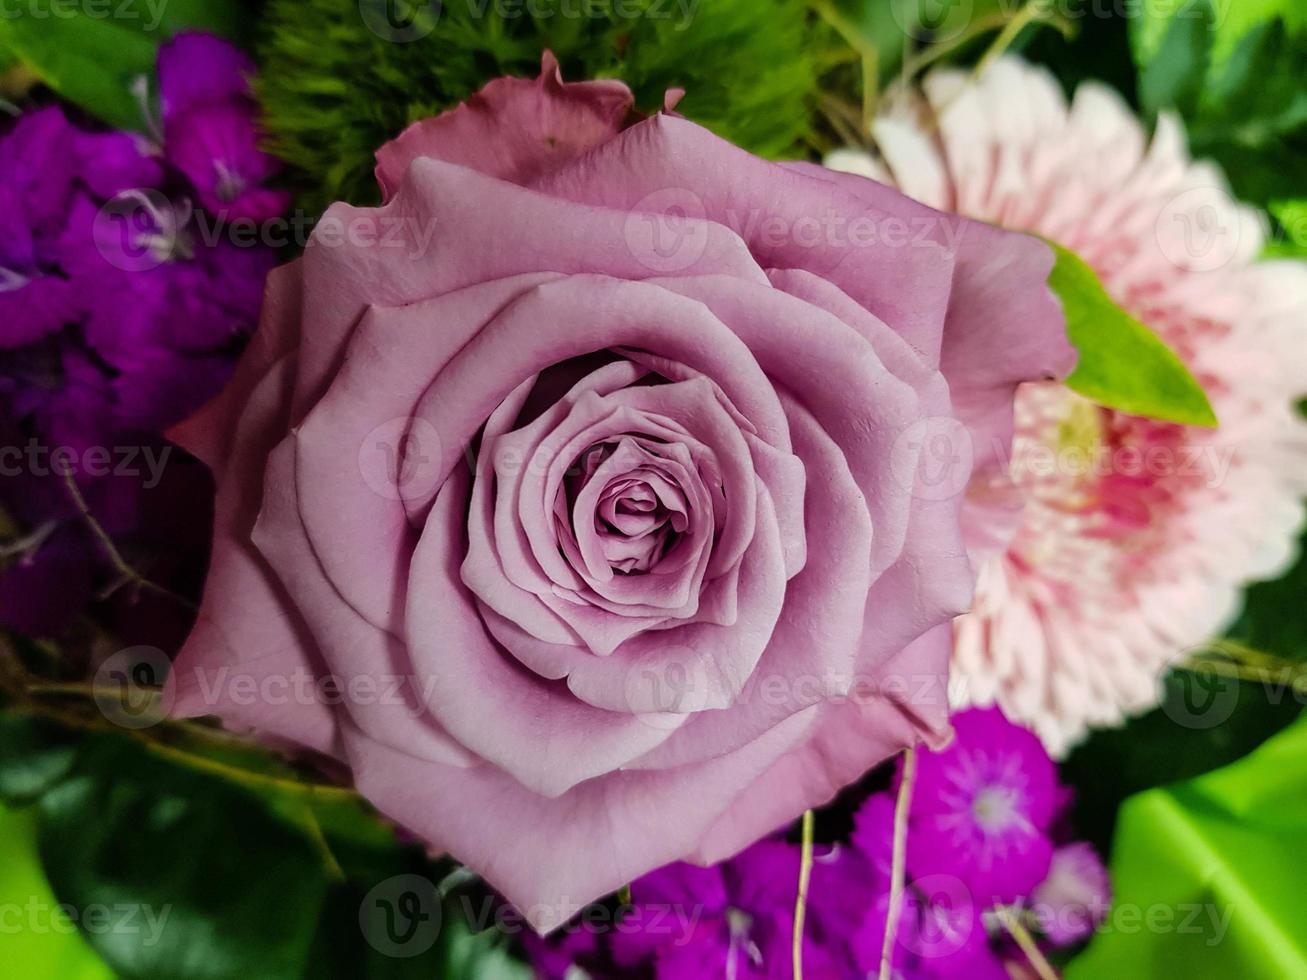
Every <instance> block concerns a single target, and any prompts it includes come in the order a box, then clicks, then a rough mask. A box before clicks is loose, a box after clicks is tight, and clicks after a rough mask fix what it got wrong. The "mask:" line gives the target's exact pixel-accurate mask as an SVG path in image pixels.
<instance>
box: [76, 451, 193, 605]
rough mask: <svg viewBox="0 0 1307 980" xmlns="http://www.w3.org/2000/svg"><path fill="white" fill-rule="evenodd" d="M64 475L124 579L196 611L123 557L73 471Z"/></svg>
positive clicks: (187, 600)
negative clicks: (98, 519)
mask: <svg viewBox="0 0 1307 980" xmlns="http://www.w3.org/2000/svg"><path fill="white" fill-rule="evenodd" d="M63 477H64V484H65V485H66V486H67V487H68V495H69V496H70V497H72V498H73V503H75V504H76V505H77V509H78V510H79V511H80V512H81V514H82V518H83V520H85V521H86V526H87V527H89V528H90V529H91V533H92V534H93V535H94V536H95V539H96V540H97V541H98V542H99V543H100V548H101V550H102V551H103V552H104V554H105V557H107V558H108V559H109V562H110V563H111V564H112V565H113V567H114V568H115V569H116V570H117V571H118V573H119V575H121V576H122V581H123V582H132V583H133V584H134V585H135V586H136V587H137V588H138V589H145V590H147V591H150V592H154V593H156V594H157V595H162V596H166V597H167V598H169V599H172V600H173V601H174V602H176V603H178V604H179V605H181V606H183V607H184V608H186V609H189V610H190V611H191V612H195V608H196V607H195V603H193V602H191V600H189V599H187V598H186V597H185V596H183V595H178V594H177V593H176V592H173V591H172V590H171V589H167V588H165V587H164V586H162V585H159V584H157V583H155V582H151V581H150V580H149V579H147V578H146V577H145V576H144V575H142V574H141V573H140V572H138V571H137V570H136V569H134V568H133V567H132V566H131V565H129V564H128V563H127V560H126V559H125V558H123V556H122V553H121V552H120V551H119V550H118V546H117V545H115V544H114V543H113V538H111V537H109V532H108V531H106V530H105V529H104V527H103V525H101V524H100V522H99V521H97V520H96V519H95V516H94V515H93V514H92V513H91V508H90V507H89V506H87V503H86V498H85V497H84V496H82V490H81V488H80V487H79V486H78V485H77V481H76V480H75V479H73V474H72V471H71V470H69V471H65V473H64V475H63ZM120 585H121V582H120V583H118V584H115V585H114V586H113V589H112V590H110V591H111V592H112V591H114V590H116V589H118V588H119V586H120Z"/></svg>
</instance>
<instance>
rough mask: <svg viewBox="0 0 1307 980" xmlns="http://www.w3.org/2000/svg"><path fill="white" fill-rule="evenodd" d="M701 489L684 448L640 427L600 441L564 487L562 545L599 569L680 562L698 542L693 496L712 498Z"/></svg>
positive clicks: (559, 508)
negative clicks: (695, 539) (695, 540)
mask: <svg viewBox="0 0 1307 980" xmlns="http://www.w3.org/2000/svg"><path fill="white" fill-rule="evenodd" d="M702 489H703V488H702V480H701V478H700V476H699V474H698V472H697V470H696V468H695V467H694V466H693V464H692V462H691V460H690V459H689V456H688V454H687V453H686V452H685V450H684V447H681V446H677V445H675V444H672V443H668V442H666V441H664V440H662V439H658V438H656V437H652V436H646V435H639V434H634V433H624V434H622V435H620V436H618V437H617V438H614V439H606V440H604V441H601V442H597V443H594V444H593V445H591V446H589V447H587V448H586V450H585V451H584V452H583V453H581V455H580V456H579V457H577V459H576V462H575V463H574V464H573V465H572V467H571V469H570V470H569V471H568V475H567V478H566V479H565V481H564V484H563V487H562V488H561V491H560V493H559V499H558V502H557V505H556V507H555V516H556V519H557V520H558V526H559V540H560V550H562V552H563V554H564V556H565V557H568V558H569V560H573V559H579V563H580V564H579V565H577V561H575V560H573V564H574V566H576V567H577V570H578V571H583V572H584V571H589V572H591V573H592V574H593V573H594V572H595V571H596V570H597V569H598V568H599V567H607V568H608V569H611V570H612V571H613V572H615V573H618V574H621V575H642V574H646V573H650V572H658V571H672V570H673V569H674V568H680V567H682V566H683V565H684V560H679V561H678V558H681V557H683V556H684V555H686V554H688V553H689V551H690V549H691V547H692V544H693V542H692V541H691V540H690V539H691V538H692V537H693V535H694V532H695V528H694V524H693V522H692V520H691V515H692V513H693V504H692V499H694V498H701V497H705V496H706V495H705V494H703V493H702ZM569 545H573V546H574V548H575V550H574V551H573V548H572V547H569Z"/></svg>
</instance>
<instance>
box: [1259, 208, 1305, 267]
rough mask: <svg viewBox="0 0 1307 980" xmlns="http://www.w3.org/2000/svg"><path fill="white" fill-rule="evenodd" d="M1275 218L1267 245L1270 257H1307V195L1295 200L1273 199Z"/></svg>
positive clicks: (1266, 255) (1266, 253)
mask: <svg viewBox="0 0 1307 980" xmlns="http://www.w3.org/2000/svg"><path fill="white" fill-rule="evenodd" d="M1270 210H1271V216H1272V217H1273V218H1274V219H1275V227H1274V228H1273V229H1272V235H1271V241H1270V243H1269V244H1268V245H1267V246H1266V251H1265V257H1266V258H1269V259H1290V258H1292V259H1301V258H1307V197H1302V198H1298V199H1296V200H1293V201H1272V202H1271V208H1270Z"/></svg>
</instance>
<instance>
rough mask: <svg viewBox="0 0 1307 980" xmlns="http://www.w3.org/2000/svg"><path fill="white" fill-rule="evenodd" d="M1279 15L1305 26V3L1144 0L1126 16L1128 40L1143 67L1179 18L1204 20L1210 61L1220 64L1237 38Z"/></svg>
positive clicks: (1296, 26) (1292, 0)
mask: <svg viewBox="0 0 1307 980" xmlns="http://www.w3.org/2000/svg"><path fill="white" fill-rule="evenodd" d="M1276 18H1282V19H1284V20H1285V22H1286V23H1287V24H1288V25H1289V26H1290V27H1291V28H1293V29H1295V30H1297V29H1300V28H1307V7H1304V5H1303V4H1302V3H1300V2H1299V0H1217V3H1216V5H1215V6H1209V0H1201V2H1190V0H1185V2H1179V0H1176V2H1155V0H1150V2H1148V3H1144V4H1143V5H1142V6H1141V8H1140V10H1139V15H1138V16H1136V17H1131V18H1130V41H1131V47H1132V48H1133V50H1134V53H1135V61H1136V63H1137V64H1138V65H1139V66H1140V68H1144V67H1146V66H1147V65H1148V64H1149V63H1150V62H1152V61H1153V60H1155V59H1156V58H1157V57H1158V50H1159V48H1160V47H1161V46H1162V44H1163V43H1164V39H1165V37H1166V33H1167V31H1168V30H1170V29H1171V28H1172V27H1173V26H1174V25H1175V23H1176V22H1177V21H1179V20H1186V19H1188V20H1198V19H1201V20H1204V21H1205V22H1206V23H1207V24H1208V31H1209V33H1211V34H1212V35H1213V38H1212V42H1211V48H1212V54H1213V61H1214V63H1216V64H1218V65H1219V64H1221V63H1223V62H1224V61H1225V59H1226V58H1227V57H1228V56H1229V55H1230V54H1231V52H1233V50H1234V48H1235V46H1236V45H1237V44H1238V42H1239V39H1240V38H1242V37H1243V36H1244V35H1245V34H1247V33H1248V32H1249V31H1250V30H1252V29H1253V28H1254V27H1256V26H1257V25H1258V24H1262V23H1265V22H1266V21H1269V20H1275V19H1276Z"/></svg>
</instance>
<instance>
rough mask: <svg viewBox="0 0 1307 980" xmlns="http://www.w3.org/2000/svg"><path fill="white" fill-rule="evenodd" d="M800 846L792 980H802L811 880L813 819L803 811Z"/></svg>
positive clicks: (809, 812)
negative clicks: (805, 927)
mask: <svg viewBox="0 0 1307 980" xmlns="http://www.w3.org/2000/svg"><path fill="white" fill-rule="evenodd" d="M799 826H800V828H801V829H800V833H801V834H802V844H801V849H800V851H799V893H798V895H797V896H796V897H795V899H794V945H793V948H792V950H791V956H792V959H793V964H794V980H803V920H804V919H805V918H806V917H807V915H808V882H809V881H810V880H811V879H812V835H813V817H812V811H811V810H805V811H804V814H803V820H802V822H801V823H800V825H799Z"/></svg>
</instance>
